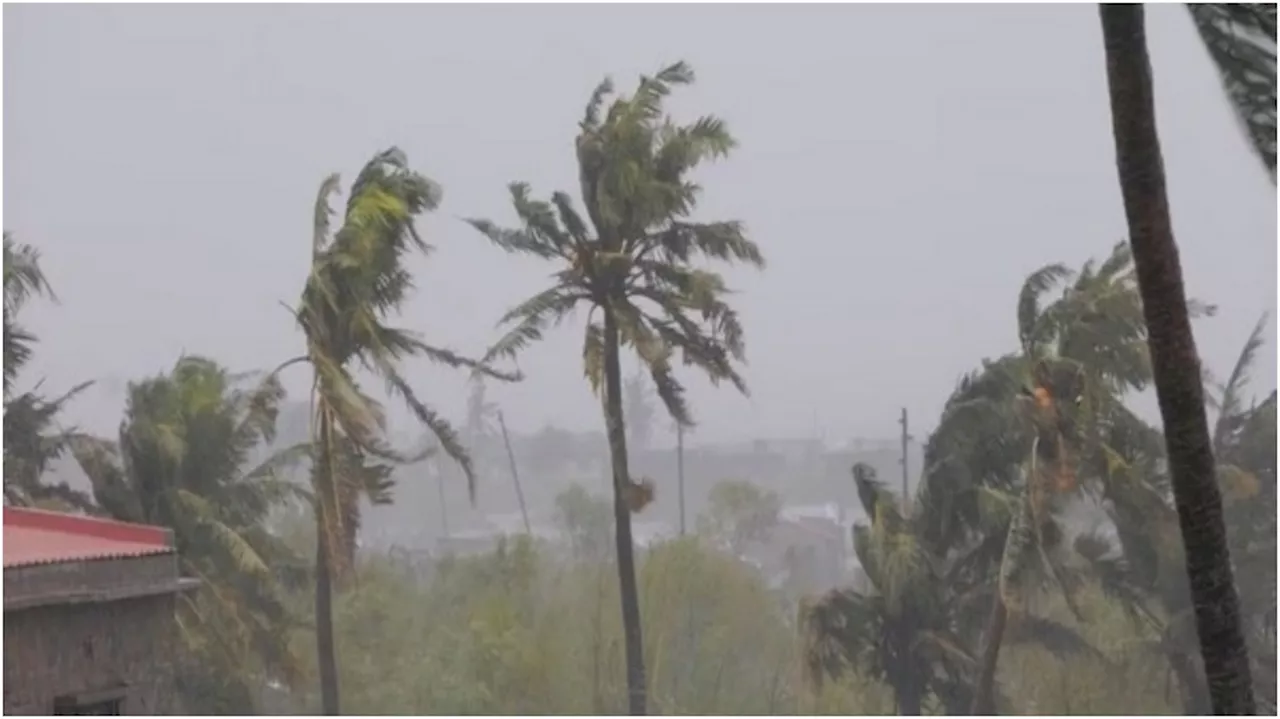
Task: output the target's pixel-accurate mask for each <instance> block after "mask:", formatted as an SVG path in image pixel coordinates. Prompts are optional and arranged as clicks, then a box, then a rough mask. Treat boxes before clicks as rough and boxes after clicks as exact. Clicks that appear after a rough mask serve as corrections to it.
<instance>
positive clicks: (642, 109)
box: [469, 62, 764, 714]
mask: <svg viewBox="0 0 1280 719" xmlns="http://www.w3.org/2000/svg"><path fill="white" fill-rule="evenodd" d="M693 79H694V76H693V71H692V69H691V68H689V66H688V65H686V64H684V63H682V62H681V63H676V64H674V65H671V66H670V67H667V68H665V69H664V70H662V71H661V72H659V73H658V74H657V75H656V76H654V77H643V78H641V80H640V83H639V86H638V87H637V89H636V91H635V94H634V95H632V96H631V97H630V98H626V97H619V98H616V99H615V100H614V101H613V103H612V105H611V106H610V107H609V109H608V112H607V113H605V114H604V116H603V117H602V116H601V110H602V109H603V106H604V103H605V100H606V98H607V97H608V96H609V95H611V94H612V92H613V85H612V83H611V82H610V81H609V80H608V79H606V80H605V81H604V82H602V83H600V85H599V86H597V87H596V89H595V92H593V93H592V95H591V99H590V101H589V102H588V104H587V109H586V113H585V116H584V117H583V120H582V122H581V123H580V125H579V128H580V132H579V134H578V138H577V159H578V170H579V177H580V180H581V191H582V201H583V204H584V206H585V210H586V215H587V220H584V219H583V217H582V216H581V215H579V214H578V212H577V210H575V209H574V207H573V202H572V200H571V199H570V198H569V196H568V195H567V194H565V193H563V192H557V193H555V194H553V195H552V197H551V202H541V201H535V200H533V199H531V198H530V196H529V187H528V186H527V185H525V184H522V183H514V184H512V185H511V186H510V191H511V198H512V202H513V205H514V206H515V211H516V214H517V216H518V217H519V218H520V221H521V223H522V225H523V226H522V227H521V228H520V229H515V230H512V229H502V228H500V227H498V226H496V225H494V224H493V223H492V222H489V221H487V220H470V221H469V222H470V224H471V225H472V226H474V227H475V228H476V229H477V230H479V231H480V232H481V233H483V234H484V235H485V236H487V237H488V238H489V239H490V240H492V241H493V242H494V243H495V244H497V245H498V246H499V247H502V248H503V249H505V250H507V251H509V252H518V253H522V254H529V255H533V256H535V257H539V258H541V259H544V260H550V261H554V262H559V263H560V265H561V269H559V270H558V271H557V272H556V273H555V275H553V276H554V278H555V284H554V285H553V286H551V287H550V288H548V289H546V290H544V291H542V292H540V293H538V294H537V295H535V296H533V297H531V298H529V299H528V300H526V301H525V302H524V303H522V304H520V305H519V306H517V307H515V308H514V309H512V310H511V311H510V312H508V313H507V314H506V315H505V316H504V317H503V318H502V320H501V323H502V324H507V323H511V324H513V325H514V326H513V327H512V328H511V330H510V331H509V332H508V333H507V334H506V335H505V336H503V337H502V338H501V339H500V340H499V341H498V342H497V343H496V344H495V345H494V346H493V347H492V348H491V349H490V350H489V352H488V354H487V355H486V359H494V358H499V357H514V356H515V355H516V354H517V353H518V352H519V350H521V349H522V348H523V347H525V346H527V345H528V344H529V343H530V342H533V341H536V340H538V339H540V338H541V337H542V334H543V332H544V331H545V330H546V328H547V326H548V324H550V323H557V324H558V323H559V322H560V321H561V320H562V319H563V318H564V317H565V316H566V315H567V314H569V313H570V312H572V311H573V310H574V309H575V308H577V307H579V306H584V305H585V306H587V307H588V308H589V310H588V313H587V328H586V336H585V341H584V344H583V370H584V372H585V374H586V376H587V378H588V380H589V381H590V383H591V386H592V389H593V390H595V391H596V392H598V393H601V392H602V394H603V409H604V417H605V425H606V429H607V435H608V440H609V449H610V454H611V458H612V466H613V487H614V518H615V526H616V535H617V554H618V580H619V584H620V586H621V592H620V593H621V596H622V619H623V627H624V630H625V631H624V637H625V643H626V657H627V688H628V697H629V706H630V710H631V712H632V713H633V714H643V713H645V673H644V656H643V652H642V648H641V632H640V606H639V600H638V598H637V594H636V579H635V559H634V557H633V547H632V541H631V513H632V512H635V511H639V510H640V509H641V508H643V507H644V505H646V504H647V503H648V502H649V501H651V499H652V492H653V490H652V487H651V486H649V485H648V483H647V482H638V483H637V482H633V481H632V480H631V478H630V475H629V471H628V464H627V437H626V431H625V419H624V415H623V397H622V376H621V374H622V372H621V368H620V364H619V355H620V352H621V349H622V347H623V346H627V347H630V348H631V349H632V350H634V351H635V353H636V355H637V356H638V357H639V359H640V362H641V365H642V366H643V367H644V368H645V370H646V371H647V372H648V374H649V376H650V378H651V379H652V380H653V382H654V385H655V387H656V389H657V393H658V396H659V397H660V398H661V399H662V401H663V404H664V405H665V406H666V409H667V412H668V413H669V414H670V415H671V416H672V418H673V419H675V420H676V421H678V422H680V423H682V424H685V425H688V424H691V423H692V420H691V418H690V415H689V411H688V408H687V406H686V404H685V400H684V388H683V387H682V386H681V384H680V383H679V381H677V380H676V378H675V377H674V375H673V373H672V370H673V366H672V365H673V362H672V360H673V358H674V353H675V352H676V351H677V350H678V351H679V352H680V353H681V360H682V361H683V362H684V363H685V364H686V365H692V366H694V367H698V368H700V369H702V370H703V371H704V372H706V373H707V375H708V376H709V377H710V378H711V380H712V382H716V383H718V382H719V381H721V380H728V381H730V382H731V383H733V385H734V386H736V387H737V388H738V389H739V390H740V391H742V392H746V384H745V382H744V381H743V379H742V378H741V377H740V376H739V374H738V371H737V369H736V368H735V367H734V364H735V362H741V361H742V359H743V352H744V349H743V339H742V327H741V325H740V324H739V322H738V318H737V314H736V313H735V312H734V311H733V309H732V308H731V307H729V305H728V304H727V303H726V302H725V301H724V299H723V298H724V295H725V294H726V293H727V292H728V290H727V288H726V287H725V282H724V280H723V278H722V277H721V276H720V275H719V274H718V273H716V272H713V271H710V270H707V269H703V268H701V267H698V266H695V262H696V261H697V260H699V259H703V258H705V259H708V260H720V261H725V262H735V261H738V262H746V263H748V264H751V265H754V266H757V267H763V266H764V259H763V257H762V256H761V254H760V250H759V249H758V248H757V247H756V245H755V244H754V243H753V242H751V241H750V240H748V239H747V238H746V236H745V234H744V230H743V226H742V224H741V223H739V222H733V221H728V222H707V223H699V222H693V221H691V220H689V219H688V217H689V215H690V214H691V213H692V212H693V210H694V208H695V206H696V204H697V200H698V195H699V191H700V189H701V188H699V186H698V185H696V184H695V183H693V182H692V181H691V180H690V179H689V178H688V174H689V172H690V171H691V170H693V169H694V168H695V167H697V166H698V165H699V164H700V163H701V162H702V161H703V160H707V159H713V158H717V157H724V156H726V155H727V154H728V153H729V151H730V150H731V149H732V148H733V146H734V140H733V138H732V136H731V135H730V134H729V132H728V130H727V128H726V127H725V124H724V122H722V121H721V120H720V119H718V118H715V117H710V116H708V117H702V118H699V119H698V120H696V121H694V122H693V123H691V124H688V125H679V124H676V123H675V122H674V121H673V120H672V119H671V118H669V117H667V116H666V115H665V114H664V109H663V102H664V100H665V98H666V97H667V95H668V94H670V92H671V90H672V88H673V87H675V86H678V85H688V84H690V83H692V82H693ZM588 220H589V222H590V225H588ZM597 311H598V312H599V316H597Z"/></svg>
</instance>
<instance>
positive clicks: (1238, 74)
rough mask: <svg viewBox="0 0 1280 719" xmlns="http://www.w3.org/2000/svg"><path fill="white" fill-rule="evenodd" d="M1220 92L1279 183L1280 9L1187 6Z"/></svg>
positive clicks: (1252, 5) (1259, 5)
mask: <svg viewBox="0 0 1280 719" xmlns="http://www.w3.org/2000/svg"><path fill="white" fill-rule="evenodd" d="M1187 9H1188V10H1190V11H1191V19H1192V20H1193V21H1194V23H1195V26H1196V30H1197V31H1198V32H1199V33H1200V39H1201V40H1202V41H1203V42H1204V44H1205V47H1206V48H1207V49H1208V51H1209V56H1210V57H1211V58H1213V62H1214V64H1215V65H1216V66H1217V68H1218V75H1219V77H1220V78H1221V80H1222V88H1223V90H1224V91H1225V92H1226V95H1227V99H1228V100H1230V102H1231V106H1232V108H1233V109H1234V110H1235V114H1236V117H1237V119H1238V120H1239V121H1240V124H1241V126H1242V127H1243V128H1244V130H1245V134H1246V135H1247V137H1248V138H1249V142H1250V144H1251V145H1252V146H1253V150H1254V152H1256V153H1257V155H1258V157H1259V158H1260V159H1261V160H1262V164H1263V166H1264V167H1265V168H1266V170H1267V172H1268V173H1269V174H1270V176H1271V181H1272V183H1274V182H1275V180H1276V6H1275V4H1273V3H1188V4H1187Z"/></svg>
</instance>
